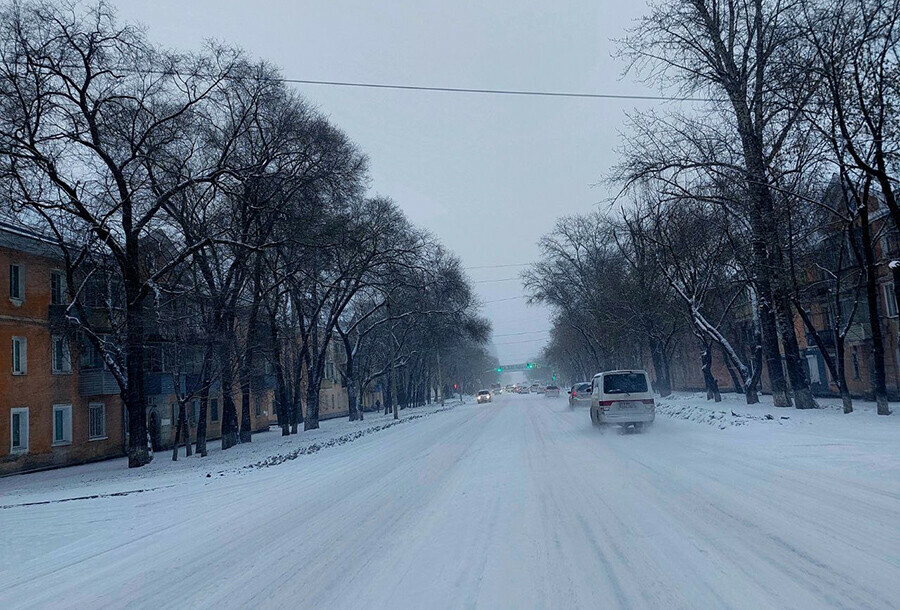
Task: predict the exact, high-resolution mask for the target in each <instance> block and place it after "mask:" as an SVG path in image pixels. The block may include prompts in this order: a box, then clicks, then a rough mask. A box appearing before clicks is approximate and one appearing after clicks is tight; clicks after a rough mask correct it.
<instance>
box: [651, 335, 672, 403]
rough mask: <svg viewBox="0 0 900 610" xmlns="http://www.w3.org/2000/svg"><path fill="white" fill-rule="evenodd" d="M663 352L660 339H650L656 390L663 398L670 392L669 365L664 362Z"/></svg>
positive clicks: (663, 348)
mask: <svg viewBox="0 0 900 610" xmlns="http://www.w3.org/2000/svg"><path fill="white" fill-rule="evenodd" d="M665 352H666V350H665V347H664V346H663V345H662V343H661V342H660V341H658V340H656V339H650V359H651V361H652V362H653V370H654V371H655V372H656V391H657V392H659V395H660V396H662V397H663V398H665V397H666V396H669V395H670V394H671V393H672V382H671V380H670V379H669V374H668V370H669V366H668V363H667V362H666V359H667V358H666V353H665Z"/></svg>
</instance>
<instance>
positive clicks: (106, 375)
mask: <svg viewBox="0 0 900 610" xmlns="http://www.w3.org/2000/svg"><path fill="white" fill-rule="evenodd" d="M118 393H119V384H118V383H117V382H116V378H115V377H114V376H113V374H112V373H110V372H109V371H107V370H106V369H102V368H89V369H81V370H80V371H78V395H79V396H100V395H109V394H118Z"/></svg>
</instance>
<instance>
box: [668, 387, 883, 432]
mask: <svg viewBox="0 0 900 610" xmlns="http://www.w3.org/2000/svg"><path fill="white" fill-rule="evenodd" d="M817 402H818V403H819V407H820V408H819V409H812V410H805V411H801V410H797V409H780V408H776V407H775V406H774V405H773V404H772V397H771V396H760V402H759V404H755V405H748V404H747V401H746V400H745V399H744V397H743V396H742V395H740V394H722V402H714V401H712V400H707V399H706V394H705V393H701V392H697V393H688V392H676V393H673V394H671V395H670V396H666V397H665V398H659V399H657V401H656V412H657V413H658V414H660V415H665V416H666V417H670V418H672V419H684V420H687V421H692V422H695V423H699V424H707V425H710V426H715V427H717V428H719V429H720V430H725V429H727V428H734V427H741V426H747V425H750V424H778V425H782V426H783V425H789V424H790V425H810V424H821V423H825V422H826V421H829V422H835V423H841V424H846V423H848V422H852V421H858V420H859V419H860V418H866V419H873V418H877V417H878V416H876V415H875V404H874V403H872V402H865V401H861V400H857V401H854V403H853V408H854V412H853V413H852V414H849V415H845V414H843V413H842V412H841V403H840V399H834V398H819V399H817ZM870 416H872V417H870ZM881 417H883V416H881Z"/></svg>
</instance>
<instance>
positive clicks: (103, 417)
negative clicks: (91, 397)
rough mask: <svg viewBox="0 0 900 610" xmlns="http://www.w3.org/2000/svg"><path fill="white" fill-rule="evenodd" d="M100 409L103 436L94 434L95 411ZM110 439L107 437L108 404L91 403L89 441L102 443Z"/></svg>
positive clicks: (89, 405) (89, 410)
mask: <svg viewBox="0 0 900 610" xmlns="http://www.w3.org/2000/svg"><path fill="white" fill-rule="evenodd" d="M95 409H100V414H101V417H100V422H101V425H102V427H103V431H102V433H101V434H99V435H97V434H94V431H93V430H92V427H93V425H94V413H93V412H94V410H95ZM107 438H109V437H108V436H107V435H106V404H105V403H102V402H91V403H88V440H89V441H102V440H105V439H107Z"/></svg>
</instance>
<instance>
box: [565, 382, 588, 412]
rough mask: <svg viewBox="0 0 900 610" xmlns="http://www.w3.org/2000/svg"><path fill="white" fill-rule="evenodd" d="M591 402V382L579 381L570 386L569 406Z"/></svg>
mask: <svg viewBox="0 0 900 610" xmlns="http://www.w3.org/2000/svg"><path fill="white" fill-rule="evenodd" d="M590 404H591V382H590V381H579V382H578V383H576V384H575V385H573V386H572V387H571V388H569V406H570V407H580V406H590Z"/></svg>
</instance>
